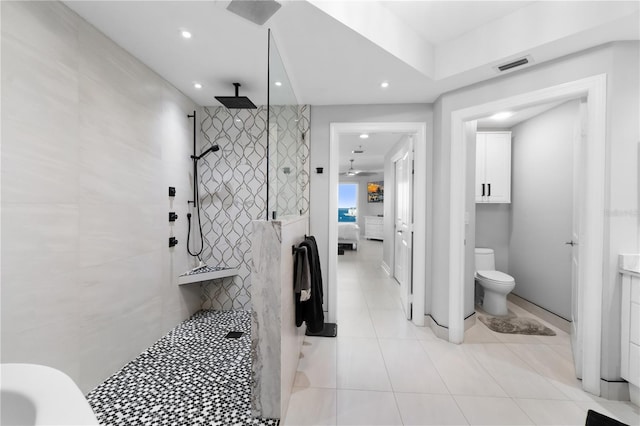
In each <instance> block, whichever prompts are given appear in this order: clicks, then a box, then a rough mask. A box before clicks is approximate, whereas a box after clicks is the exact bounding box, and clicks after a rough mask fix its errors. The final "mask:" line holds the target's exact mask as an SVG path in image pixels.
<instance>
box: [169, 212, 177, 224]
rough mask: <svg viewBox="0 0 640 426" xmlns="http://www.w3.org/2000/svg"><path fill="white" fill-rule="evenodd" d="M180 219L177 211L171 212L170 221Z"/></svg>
mask: <svg viewBox="0 0 640 426" xmlns="http://www.w3.org/2000/svg"><path fill="white" fill-rule="evenodd" d="M177 219H178V215H177V214H176V213H175V212H169V222H175V221H176V220H177Z"/></svg>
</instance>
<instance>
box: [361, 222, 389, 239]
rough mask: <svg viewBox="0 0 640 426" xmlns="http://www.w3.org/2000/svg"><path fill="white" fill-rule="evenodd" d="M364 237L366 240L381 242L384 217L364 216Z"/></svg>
mask: <svg viewBox="0 0 640 426" xmlns="http://www.w3.org/2000/svg"><path fill="white" fill-rule="evenodd" d="M364 237H365V238H366V239H368V240H383V239H384V238H383V237H384V217H380V216H365V217H364Z"/></svg>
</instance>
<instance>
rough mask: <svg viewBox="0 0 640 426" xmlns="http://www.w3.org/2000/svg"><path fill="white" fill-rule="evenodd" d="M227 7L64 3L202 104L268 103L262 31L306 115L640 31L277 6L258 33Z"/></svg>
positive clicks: (602, 22) (561, 7)
mask: <svg viewBox="0 0 640 426" xmlns="http://www.w3.org/2000/svg"><path fill="white" fill-rule="evenodd" d="M229 3H230V2H229V1H227V0H210V1H65V4H67V5H68V6H69V7H70V8H72V9H73V10H74V11H76V12H77V13H78V14H79V15H81V16H82V17H83V18H85V19H86V20H87V21H89V22H90V23H91V24H93V25H94V26H95V27H97V28H98V29H99V30H100V31H102V32H103V33H105V34H106V35H107V36H108V37H110V38H111V39H112V40H114V41H115V42H116V43H117V44H119V45H120V46H122V47H123V48H124V49H126V50H127V51H129V52H130V53H131V54H132V55H134V56H135V57H137V58H138V59H140V60H141V61H142V62H144V63H145V64H146V65H148V66H149V67H150V68H151V69H153V70H154V71H155V72H157V73H158V74H159V75H160V76H162V77H163V78H164V79H166V80H167V81H169V82H170V83H171V84H173V85H174V86H175V87H177V88H178V89H179V90H181V91H182V92H183V93H184V94H186V95H187V96H189V97H190V98H191V99H193V100H194V101H195V102H196V103H198V104H200V105H217V104H218V103H217V101H216V100H215V99H214V96H216V95H232V94H233V86H232V83H233V82H236V81H237V82H240V83H242V87H241V89H240V94H241V95H243V96H248V97H249V98H251V99H252V100H253V101H254V103H256V104H266V102H267V99H266V92H267V29H268V28H271V29H272V32H273V38H274V39H275V41H276V43H277V46H278V50H279V52H280V56H281V57H282V62H283V64H284V69H285V70H286V73H287V75H288V77H289V79H288V80H289V81H290V85H291V86H290V87H284V85H283V87H281V88H271V89H272V90H288V91H291V90H293V91H294V92H295V94H296V97H297V101H298V102H299V103H301V104H311V105H332V104H342V105H345V104H385V103H429V102H433V101H434V100H435V99H436V98H437V97H438V96H439V95H441V94H442V93H445V92H447V91H450V90H453V89H456V88H459V87H463V86H465V85H469V84H472V83H475V82H478V81H483V80H486V79H490V78H495V77H497V76H498V73H497V71H496V70H495V65H496V64H499V63H502V62H505V61H509V60H512V59H514V58H517V57H520V56H523V55H530V56H531V58H532V59H533V64H529V65H525V67H528V66H535V65H536V64H539V63H541V62H545V61H548V60H552V59H555V58H557V57H560V56H563V55H567V54H570V53H573V52H576V51H579V50H583V49H586V48H589V47H592V46H596V45H599V44H602V43H606V42H609V41H614V40H637V39H638V38H639V32H640V30H639V28H638V25H639V24H638V22H639V21H640V15H639V12H638V10H639V2H637V1H628V2H617V1H589V2H582V1H578V2H576V1H568V2H565V1H513V2H511V1H506V2H505V1H366V2H364V1H316V0H309V1H281V3H282V7H281V8H280V10H278V11H277V12H276V14H275V15H274V16H273V17H271V18H270V19H269V20H268V21H267V22H266V23H265V24H264V25H262V26H259V25H256V24H254V23H252V22H250V21H247V20H245V19H243V18H241V17H239V16H237V15H235V14H233V13H231V12H229V11H228V10H227V9H226V7H227V5H228V4H229ZM550 18H553V19H550ZM182 29H187V30H189V31H190V32H191V33H192V34H193V37H192V38H191V39H188V40H187V39H184V38H182V37H181V36H180V31H181V30H182ZM507 72H509V71H507ZM515 72H517V71H515ZM382 81H388V82H389V87H387V88H386V89H383V88H381V87H380V83H381V82H382ZM195 82H199V83H201V84H202V85H203V87H202V88H201V89H195V88H194V86H193V84H194V83H195Z"/></svg>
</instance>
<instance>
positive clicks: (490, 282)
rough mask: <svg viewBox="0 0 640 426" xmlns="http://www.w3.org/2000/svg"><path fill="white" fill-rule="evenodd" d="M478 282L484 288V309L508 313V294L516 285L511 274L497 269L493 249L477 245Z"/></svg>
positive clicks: (495, 312)
mask: <svg viewBox="0 0 640 426" xmlns="http://www.w3.org/2000/svg"><path fill="white" fill-rule="evenodd" d="M475 258H476V275H475V280H476V283H477V284H479V285H481V286H482V288H483V290H484V298H483V301H482V309H484V311H485V312H486V313H488V314H491V315H496V316H501V315H507V313H508V310H507V294H509V293H510V292H511V290H513V288H514V287H515V286H516V281H515V280H514V279H513V277H512V276H511V275H508V274H505V273H504V272H500V271H496V262H495V255H494V252H493V249H490V248H481V247H476V249H475Z"/></svg>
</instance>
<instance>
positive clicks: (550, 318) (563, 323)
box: [507, 293, 571, 334]
mask: <svg viewBox="0 0 640 426" xmlns="http://www.w3.org/2000/svg"><path fill="white" fill-rule="evenodd" d="M507 299H508V300H509V302H512V303H513V304H514V305H518V306H520V307H521V308H522V309H524V310H525V311H529V312H531V313H532V314H535V315H537V316H538V317H539V318H541V319H542V320H544V321H546V322H548V323H549V324H551V325H553V326H554V327H558V328H559V329H560V330H562V331H564V332H565V333H568V334H570V333H571V321H567V320H566V319H564V318H562V317H559V316H558V315H556V314H554V313H553V312H549V311H547V310H546V309H544V308H542V307H540V306H538V305H536V304H535V303H532V302H529V301H528V300H527V299H523V298H522V297H520V296H518V295H516V294H513V293H509V294H508V295H507Z"/></svg>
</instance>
